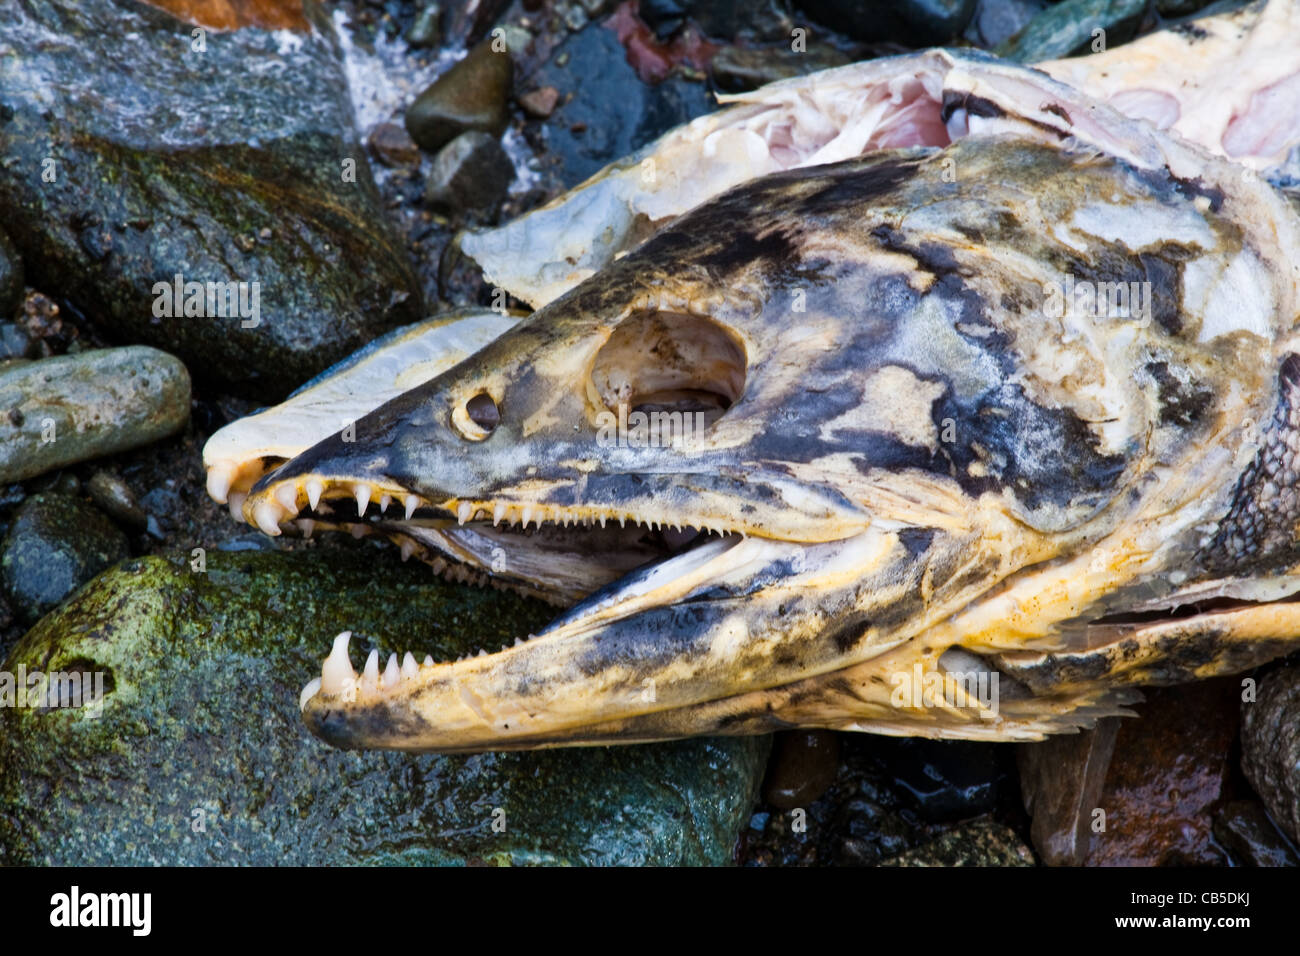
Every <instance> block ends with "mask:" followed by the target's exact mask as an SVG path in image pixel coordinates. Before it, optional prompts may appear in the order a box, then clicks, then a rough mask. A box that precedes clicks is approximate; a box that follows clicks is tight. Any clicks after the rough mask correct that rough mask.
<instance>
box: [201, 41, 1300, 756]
mask: <svg viewBox="0 0 1300 956" xmlns="http://www.w3.org/2000/svg"><path fill="white" fill-rule="evenodd" d="M936 55H938V56H944V57H947V56H948V54H927V55H926V56H936ZM948 63H949V66H948V68H947V70H946V72H945V73H944V74H943V76H942V82H941V84H940V86H939V88H938V89H937V94H938V95H937V97H935V98H934V100H935V102H937V103H938V104H939V113H938V121H939V122H941V123H943V124H944V129H945V130H946V131H947V133H948V138H949V139H950V140H951V142H950V143H948V144H946V145H944V146H943V148H928V149H927V148H920V149H918V148H911V149H884V150H881V151H879V152H876V153H873V154H872V155H868V156H865V157H862V158H859V159H854V160H850V161H847V162H840V163H836V164H833V165H821V166H816V167H810V168H800V169H792V170H789V171H785V172H778V173H776V174H774V175H769V176H766V177H764V178H760V179H757V180H755V181H753V182H749V183H747V184H746V185H742V186H740V187H739V188H737V189H735V190H732V191H730V192H726V193H723V194H722V195H721V196H718V197H717V198H715V199H712V200H711V201H709V202H706V203H705V204H703V205H702V206H700V207H699V208H696V209H694V210H692V211H691V212H689V213H687V214H686V215H683V216H681V217H680V218H678V219H676V220H673V221H671V222H669V223H668V224H667V225H664V226H662V227H660V228H659V229H658V231H657V232H655V233H654V235H653V236H652V237H651V238H650V239H649V240H648V241H646V242H645V243H644V244H642V245H640V246H639V247H637V248H635V249H634V250H633V251H631V252H629V253H628V254H627V255H625V256H623V257H621V258H618V259H616V260H615V261H613V262H611V263H609V264H608V265H606V266H604V268H602V269H600V271H598V272H596V274H595V275H593V276H592V277H591V278H589V279H587V280H586V281H585V282H582V283H581V284H580V285H577V286H576V287H575V288H573V289H572V290H571V291H569V292H567V293H566V294H564V295H562V296H561V297H559V298H558V299H556V300H555V301H554V302H551V303H550V304H549V305H547V306H546V307H545V308H543V309H541V310H539V311H538V312H536V313H534V315H533V316H531V317H530V318H528V319H526V320H524V321H522V322H520V323H519V324H517V325H514V326H513V327H512V328H510V329H509V331H507V332H505V334H503V335H501V336H500V337H499V338H496V339H495V340H494V341H492V342H491V343H490V344H487V345H486V347H484V348H483V349H482V350H481V351H478V352H476V353H474V354H472V355H469V356H468V357H465V358H463V360H459V361H458V362H457V364H454V365H453V366H452V367H449V368H447V369H446V370H445V371H443V372H441V374H438V375H436V376H434V377H431V378H429V379H428V380H427V381H425V382H424V383H423V384H420V385H418V386H417V387H413V388H411V389H410V390H408V391H403V392H402V393H401V394H398V395H396V396H395V397H391V398H388V399H387V400H386V401H385V402H384V403H383V404H382V405H380V406H379V407H377V408H375V410H374V411H372V412H370V413H369V414H367V415H364V416H363V417H361V418H360V419H359V420H358V421H356V423H355V427H354V429H353V430H352V431H351V432H349V433H348V434H346V435H344V434H340V435H333V436H330V437H326V438H324V439H323V440H320V441H316V442H315V443H314V444H312V445H311V447H309V448H305V449H303V450H302V451H301V453H300V454H296V455H295V456H294V457H292V458H291V460H289V461H288V462H287V463H285V464H283V465H281V466H279V467H278V468H276V469H275V470H273V471H269V472H268V473H266V474H264V475H262V476H261V477H260V478H259V479H258V480H257V481H256V484H254V485H253V486H252V487H251V489H250V490H249V491H248V493H247V498H246V500H244V501H243V502H242V506H241V507H240V508H239V510H240V511H241V513H242V515H243V517H244V518H245V519H246V520H249V521H252V522H255V523H257V524H258V525H259V526H261V527H263V528H264V530H267V531H268V533H276V532H278V531H280V530H281V529H288V528H293V527H295V526H296V524H297V523H300V522H302V521H304V520H305V521H317V520H327V521H329V522H330V523H332V524H338V525H351V526H353V527H356V528H359V529H361V530H362V532H363V533H364V532H365V531H369V530H374V531H378V532H381V533H384V534H387V535H389V536H391V537H394V538H395V539H398V540H402V541H404V542H407V543H408V545H410V546H414V547H419V548H426V547H427V548H430V549H436V550H438V551H441V552H444V553H448V554H451V555H452V556H454V557H456V558H458V559H459V560H460V561H461V562H463V563H462V564H458V565H457V566H458V567H466V566H467V567H471V568H477V569H479V570H481V571H483V572H490V573H492V574H493V575H494V577H496V578H497V579H501V580H507V581H511V582H513V583H516V584H519V585H521V586H525V587H529V588H532V589H534V590H536V591H538V592H540V593H544V594H547V595H549V596H552V597H553V598H554V599H556V600H557V601H559V602H561V603H571V602H572V601H574V600H575V599H578V598H581V600H579V601H578V603H577V604H576V605H575V606H573V607H572V608H570V609H569V610H568V611H567V612H566V613H564V614H563V615H562V616H561V617H560V618H559V619H557V620H556V621H555V622H553V623H552V625H551V626H550V627H548V628H547V629H546V630H545V631H543V632H542V633H541V634H538V635H529V636H527V638H526V639H523V638H524V636H523V635H521V636H520V637H521V640H520V641H519V642H517V643H516V644H515V646H513V647H509V648H506V649H503V650H500V651H497V652H496V653H491V654H485V655H483V656H479V657H474V658H469V659H466V660H462V661H457V662H435V661H432V660H429V659H426V661H425V663H424V664H418V663H417V662H416V659H415V657H414V656H413V655H410V654H407V655H406V657H405V659H404V660H402V661H401V662H399V660H398V658H397V657H396V655H394V656H393V657H391V658H390V659H389V661H388V665H387V667H386V668H384V669H383V671H382V673H381V669H380V666H379V658H378V655H377V654H372V655H371V657H370V659H369V660H368V661H367V663H366V665H365V666H364V668H363V670H362V673H361V674H360V675H358V674H356V672H355V671H354V670H353V666H352V664H351V662H350V661H349V660H348V655H347V643H348V642H347V636H346V635H343V636H340V638H339V639H338V640H337V641H336V643H335V647H334V649H333V652H332V653H331V654H330V656H329V658H328V659H327V660H326V662H325V665H324V669H323V673H322V676H321V678H320V679H319V680H317V681H313V683H312V684H311V685H309V686H308V687H307V688H305V689H304V694H303V701H302V703H303V708H304V715H305V718H306V720H307V723H308V725H309V726H310V727H311V728H312V730H313V731H314V732H316V733H317V734H319V735H320V736H322V737H324V738H325V739H326V740H329V741H330V742H332V743H335V744H338V745H341V746H348V747H385V748H393V749H404V750H438V751H473V750H482V749H508V748H518V747H540V746H563V745H574V744H583V743H610V742H630V741H637V740H653V739H664V738H671V737H679V736H687V735H693V734H706V733H757V732H763V731H767V730H771V729H778V728H782V727H789V726H823V727H834V728H840V729H855V730H871V731H875V732H881V733H898V734H918V735H927V736H940V737H972V738H985V739H1032V738H1036V737H1040V736H1042V735H1044V734H1048V733H1053V732H1059V731H1063V730H1069V729H1072V728H1074V727H1077V726H1080V725H1086V724H1088V723H1089V722H1090V721H1092V720H1093V719H1095V718H1096V717H1097V716H1098V715H1102V714H1109V713H1119V712H1123V710H1122V709H1123V704H1124V703H1125V702H1126V701H1127V700H1128V699H1130V694H1131V690H1130V688H1132V687H1133V686H1135V685H1141V684H1148V683H1167V682H1177V681H1182V680H1190V679H1195V678H1198V677H1204V676H1208V675H1210V674H1215V673H1228V672H1233V671H1236V670H1240V669H1243V668H1247V667H1250V666H1253V665H1254V664H1256V663H1258V662H1260V661H1262V660H1267V659H1269V658H1271V657H1273V656H1276V655H1278V654H1281V653H1284V652H1286V651H1287V650H1288V649H1290V648H1293V647H1295V646H1296V645H1297V644H1298V643H1300V601H1297V600H1294V599H1293V598H1294V596H1295V595H1296V594H1297V593H1298V592H1300V568H1297V562H1298V561H1300V549H1298V548H1297V543H1296V540H1295V534H1294V528H1295V524H1296V521H1297V519H1300V501H1297V498H1296V490H1295V486H1296V475H1295V470H1296V467H1297V465H1296V454H1297V452H1300V358H1298V357H1297V356H1296V353H1297V352H1300V349H1297V341H1296V338H1297V336H1296V328H1295V319H1296V315H1297V309H1298V305H1300V273H1298V272H1297V265H1296V263H1297V262H1300V258H1298V257H1297V250H1300V222H1298V221H1297V218H1296V215H1295V213H1294V212H1293V210H1292V209H1291V208H1290V207H1289V206H1288V205H1287V203H1286V202H1285V201H1284V200H1283V199H1282V198H1281V196H1280V195H1279V193H1278V192H1277V191H1276V190H1274V189H1273V188H1272V187H1270V186H1269V185H1268V184H1267V183H1266V182H1264V181H1263V180H1262V179H1260V178H1258V177H1254V176H1247V175H1242V167H1241V166H1238V165H1236V164H1233V163H1230V162H1229V161H1227V160H1225V159H1222V158H1217V157H1215V156H1214V155H1211V154H1210V153H1209V152H1208V151H1206V150H1204V149H1202V148H1200V147H1197V146H1195V145H1192V144H1188V143H1184V142H1182V141H1181V140H1180V139H1177V138H1174V137H1171V136H1169V135H1168V134H1165V133H1161V132H1159V131H1157V130H1155V129H1154V128H1153V127H1152V126H1151V125H1149V124H1147V123H1144V122H1140V121H1133V120H1128V119H1126V118H1124V117H1123V116H1121V115H1120V114H1119V113H1117V112H1115V111H1114V110H1112V109H1110V108H1108V107H1107V106H1105V105H1104V104H1101V103H1098V102H1097V101H1095V100H1093V99H1091V98H1090V97H1088V96H1086V95H1085V94H1083V93H1081V92H1079V91H1078V90H1075V89H1073V88H1071V87H1068V86H1065V85H1063V84H1059V83H1056V82H1054V81H1052V80H1050V79H1049V78H1047V77H1046V76H1045V75H1043V74H1041V73H1036V72H1033V71H1028V70H1023V69H1018V68H1014V67H1010V66H1007V65H1005V64H1000V63H996V62H993V61H986V60H982V59H981V60H971V61H965V62H963V63H962V64H961V66H960V68H958V66H957V65H956V61H953V60H951V59H950V60H948ZM884 145H890V144H884ZM1071 283H1074V284H1078V283H1124V284H1125V287H1126V288H1133V289H1145V290H1146V294H1149V296H1150V299H1149V300H1147V302H1146V306H1147V307H1140V306H1141V299H1140V298H1137V299H1134V300H1133V301H1132V303H1131V305H1132V306H1133V308H1131V309H1129V310H1128V311H1127V312H1125V311H1123V310H1121V312H1119V313H1116V312H1114V311H1112V312H1110V313H1109V314H1105V315H1101V316H1096V315H1093V314H1085V312H1086V310H1083V311H1079V310H1066V311H1065V312H1064V314H1062V313H1061V312H1059V311H1058V310H1054V309H1052V308H1051V307H1050V305H1049V303H1050V301H1051V299H1052V296H1053V290H1060V289H1062V288H1066V287H1069V285H1070V284H1071ZM1129 283H1137V286H1128V284H1129ZM1137 294H1138V295H1139V296H1140V295H1141V294H1142V293H1140V292H1139V293H1137ZM392 354H395V355H400V354H401V350H400V349H396V350H394V351H393V353H392ZM341 374H342V375H344V376H347V375H348V374H352V375H354V376H355V375H356V373H355V372H354V371H353V372H349V370H344V372H343V373H341ZM356 380H357V379H355V378H354V381H356ZM329 382H330V379H329V378H327V379H326V382H325V383H324V384H328V383H329ZM390 394H391V393H390ZM636 411H642V412H655V411H667V412H670V413H678V414H679V416H681V415H689V416H690V418H689V421H690V422H691V423H692V424H694V423H702V427H701V429H700V430H699V431H698V432H693V433H692V434H690V435H688V436H682V435H681V434H679V433H678V434H676V435H668V434H666V432H667V429H666V427H665V426H664V424H663V420H662V419H661V420H660V423H659V429H658V431H657V432H656V431H655V429H654V428H653V427H650V428H649V429H646V428H642V429H640V430H638V429H636V428H635V427H634V428H633V433H632V435H626V434H625V433H622V432H620V431H618V430H615V433H614V435H613V436H612V437H611V434H610V429H609V427H608V423H609V421H610V420H611V418H612V419H613V420H615V421H619V420H620V415H622V416H623V420H627V421H629V422H631V419H630V417H628V416H629V414H630V413H633V412H636ZM266 414H267V416H268V418H266V419H265V420H264V424H271V425H274V424H275V423H276V422H277V421H278V420H279V421H288V420H289V419H291V418H293V417H294V416H293V414H292V412H289V413H282V411H281V409H274V410H271V411H269V412H267V413H266ZM282 415H283V416H284V417H282V418H277V416H282ZM686 420H687V419H683V418H680V417H679V418H678V419H677V420H676V422H678V423H680V422H684V421H686ZM670 421H671V419H670ZM239 424H240V423H236V425H235V426H231V427H232V428H234V427H236V426H238V425H239ZM286 427H287V426H286ZM620 436H621V437H620ZM308 437H311V438H313V439H314V437H315V436H308V435H307V430H304V431H303V432H301V433H295V436H294V441H292V442H288V443H286V446H285V447H283V448H282V449H281V451H291V450H294V449H289V448H288V447H287V445H288V444H294V443H295V442H299V443H300V442H301V441H303V440H306V439H307V438H308ZM214 441H216V437H215V436H214ZM232 450H234V446H232ZM266 457H267V459H268V460H270V459H273V458H274V457H278V456H266ZM230 460H231V461H237V460H243V459H241V458H239V456H234V457H232V458H231V459H230ZM236 470H237V471H239V473H240V475H243V474H244V472H243V471H242V470H241V469H239V468H236ZM388 502H393V503H398V504H400V506H401V510H400V511H398V510H397V509H396V508H394V509H392V511H393V513H392V514H391V515H388V514H386V513H385V512H386V510H387V509H385V507H384V506H385V504H386V503H388ZM376 503H377V504H378V505H379V507H378V508H376V507H375V505H376ZM412 542H414V544H411V543H412ZM496 556H502V557H503V558H504V560H503V561H501V562H499V563H498V562H497V561H496ZM971 675H983V676H984V677H986V678H989V679H990V680H991V679H994V678H996V686H998V687H999V688H1000V691H999V695H998V697H997V698H996V699H995V700H994V701H993V702H992V703H990V702H989V701H987V700H985V699H983V698H981V697H980V696H979V695H977V694H974V693H971V692H970V691H969V688H970V686H971V684H970V683H969V679H970V677H971ZM923 677H924V678H926V680H927V681H929V679H930V678H931V677H935V678H938V680H939V682H940V683H941V684H942V685H943V687H944V693H943V694H941V695H940V696H939V697H938V698H937V699H935V698H927V699H924V700H923V699H921V698H920V697H919V695H915V696H914V695H912V694H904V695H902V699H900V690H905V689H907V688H910V687H914V686H916V682H917V681H919V679H920V678H923ZM984 686H987V682H986V684H985V685H984Z"/></svg>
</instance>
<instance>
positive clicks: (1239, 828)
mask: <svg viewBox="0 0 1300 956" xmlns="http://www.w3.org/2000/svg"><path fill="white" fill-rule="evenodd" d="M1214 839H1216V840H1217V841H1218V842H1219V845H1220V846H1222V847H1223V848H1224V849H1225V850H1226V851H1227V852H1228V855H1229V856H1230V857H1231V858H1232V861H1233V863H1235V864H1236V865H1237V866H1300V856H1298V855H1297V854H1296V851H1295V849H1294V848H1293V847H1292V846H1291V845H1290V844H1288V843H1287V840H1286V837H1284V836H1283V835H1282V833H1281V831H1279V830H1278V828H1277V827H1275V826H1274V825H1273V821H1272V820H1270V819H1269V818H1268V812H1267V811H1266V810H1265V809H1264V805H1263V804H1262V803H1260V802H1259V801H1258V800H1234V801H1232V802H1231V803H1228V804H1225V805H1224V807H1223V809H1221V810H1220V811H1219V812H1218V813H1217V814H1215V817H1214Z"/></svg>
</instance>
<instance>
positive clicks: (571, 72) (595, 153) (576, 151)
mask: <svg viewBox="0 0 1300 956" xmlns="http://www.w3.org/2000/svg"><path fill="white" fill-rule="evenodd" d="M533 82H534V83H535V84H536V85H537V86H553V87H555V88H556V89H557V90H559V92H560V101H561V105H560V106H559V107H557V108H556V110H555V112H554V113H553V114H552V116H551V118H550V120H549V121H547V123H546V124H545V125H544V126H543V127H542V128H541V134H542V137H543V139H544V140H545V147H546V153H547V154H548V155H547V156H546V157H545V158H544V159H543V162H544V163H547V164H550V168H551V170H552V171H553V173H554V175H555V176H556V177H557V178H558V180H559V182H560V185H562V186H563V187H564V188H566V189H567V188H569V187H571V186H576V185H577V184H578V183H580V182H582V181H583V180H584V179H586V178H587V177H588V176H591V175H592V174H593V173H595V172H597V171H599V170H600V169H601V168H602V167H604V166H606V165H607V164H609V163H611V162H613V161H614V160H616V159H621V158H622V157H624V156H626V155H627V154H628V153H631V152H633V151H634V150H636V149H639V148H640V147H642V146H644V145H645V144H646V143H649V142H650V141H652V140H654V139H655V138H657V137H659V136H661V135H662V134H663V133H666V132H667V131H668V130H670V129H672V128H673V127H675V126H679V125H680V124H682V123H685V122H687V121H688V120H691V119H694V118H695V117H696V116H699V115H701V114H703V113H708V112H710V111H711V110H713V109H714V107H715V103H714V101H713V97H712V96H711V95H710V94H709V92H708V90H707V89H706V88H705V87H704V85H703V84H702V83H697V82H693V81H691V80H687V79H684V78H683V77H681V76H678V75H675V74H674V75H673V76H670V77H669V78H668V79H666V80H664V81H663V82H662V83H658V84H655V85H653V86H651V85H648V84H646V83H643V82H642V81H641V80H640V78H639V77H638V76H637V74H636V71H635V70H634V69H632V67H631V66H629V65H628V62H627V55H626V51H625V50H624V49H623V45H622V44H621V43H619V41H618V37H617V35H616V34H615V33H614V31H613V30H610V29H607V28H606V27H604V26H601V25H600V24H597V23H593V24H590V25H588V26H587V27H585V28H583V29H582V30H581V31H580V32H578V33H575V34H573V35H572V36H570V37H568V38H567V39H566V40H565V41H564V42H563V43H561V44H560V45H559V46H558V47H556V49H555V51H554V53H553V54H552V56H551V59H550V60H549V61H548V62H547V63H546V64H545V65H544V66H542V68H541V69H540V70H538V72H537V75H536V76H535V77H534V78H533Z"/></svg>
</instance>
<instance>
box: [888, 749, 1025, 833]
mask: <svg viewBox="0 0 1300 956" xmlns="http://www.w3.org/2000/svg"><path fill="white" fill-rule="evenodd" d="M882 749H885V750H887V751H888V752H889V754H890V756H889V758H888V766H889V769H890V770H891V772H892V773H893V774H894V777H895V780H896V781H897V784H898V785H899V786H900V787H901V788H902V789H903V791H904V792H906V793H907V794H908V796H910V797H911V799H912V800H913V801H914V803H915V807H916V811H917V813H918V814H920V816H921V817H922V819H925V820H928V821H931V822H937V821H941V820H956V819H961V818H963V817H972V816H978V815H979V814H982V813H988V812H989V811H991V810H992V809H993V808H994V807H995V806H996V805H997V803H998V796H999V791H1000V789H1001V788H1002V787H1003V786H1005V785H1006V783H1007V777H1006V774H1005V773H1004V772H1003V771H1002V767H1001V766H1000V763H1001V761H1000V760H999V755H1000V753H1001V751H1000V750H999V748H998V746H997V745H996V744H981V743H971V742H966V741H952V740H925V739H922V738H919V737H916V738H904V739H900V740H891V741H888V742H885V743H883V745H882Z"/></svg>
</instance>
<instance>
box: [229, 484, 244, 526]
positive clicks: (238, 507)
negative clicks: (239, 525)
mask: <svg viewBox="0 0 1300 956" xmlns="http://www.w3.org/2000/svg"><path fill="white" fill-rule="evenodd" d="M247 499H248V495H246V494H244V493H243V492H242V491H236V492H234V493H233V494H231V496H230V497H229V498H228V499H227V500H226V506H227V507H228V508H229V509H230V517H232V518H234V519H235V520H236V521H241V522H242V521H243V520H244V502H245V501H246V500H247Z"/></svg>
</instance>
